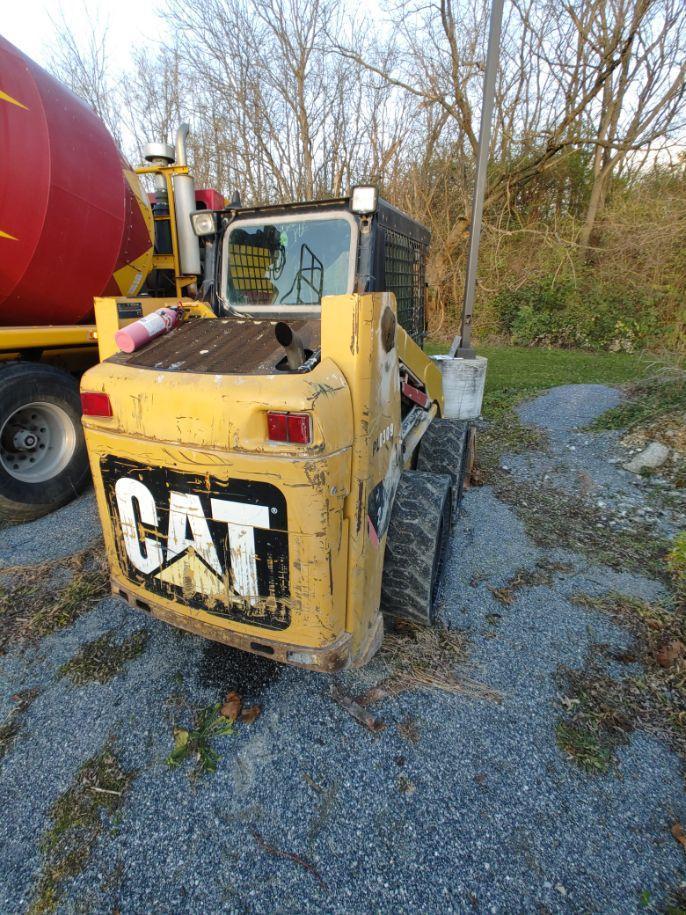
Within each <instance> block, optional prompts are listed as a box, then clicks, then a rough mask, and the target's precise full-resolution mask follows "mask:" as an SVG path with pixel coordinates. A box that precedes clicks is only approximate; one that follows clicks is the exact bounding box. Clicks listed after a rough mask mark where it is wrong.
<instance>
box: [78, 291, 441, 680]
mask: <svg viewBox="0 0 686 915" xmlns="http://www.w3.org/2000/svg"><path fill="white" fill-rule="evenodd" d="M125 301H127V300H125V299H119V300H115V299H100V300H98V301H97V302H96V318H97V322H98V336H99V341H100V346H101V354H104V355H109V354H111V353H112V352H113V347H114V344H113V335H114V332H115V331H116V329H117V328H118V326H119V319H118V317H117V307H116V306H117V302H120V303H121V302H125ZM132 301H140V302H141V304H142V306H143V311H144V313H148V312H149V311H151V310H153V309H154V308H157V307H159V306H160V304H162V302H161V301H160V300H147V301H146V300H145V299H142V300H135V299H134V300H132ZM184 306H185V314H186V315H194V316H196V317H203V318H205V319H208V320H216V319H215V318H214V315H213V314H212V312H211V310H210V309H209V308H208V307H207V306H206V305H203V304H202V303H199V304H190V303H188V302H184ZM389 310H390V312H391V313H392V314H395V312H396V304H395V298H394V297H393V296H392V295H391V294H390V293H373V294H371V293H370V294H366V295H345V296H327V297H324V299H323V301H322V312H321V322H322V327H321V351H322V352H321V361H320V362H319V364H318V365H317V366H315V368H314V369H313V370H312V371H310V372H307V373H303V374H290V373H277V372H275V373H274V374H273V375H230V374H201V373H192V372H173V371H160V370H157V369H141V368H130V367H129V366H127V365H126V364H122V363H118V362H115V361H110V360H107V361H104V362H102V363H101V364H100V365H98V366H96V367H95V368H93V369H91V370H90V371H89V372H87V373H86V374H85V375H84V377H83V380H82V388H83V389H84V390H89V391H106V392H107V393H108V394H109V397H110V400H111V403H112V409H113V416H112V417H111V418H97V417H84V429H85V434H86V441H87V445H88V451H89V457H90V462H91V469H92V472H93V480H94V484H95V490H96V495H97V501H98V510H99V512H100V517H101V521H102V525H103V530H104V535H105V545H106V550H107V555H108V559H109V562H110V566H111V570H112V579H113V583H114V587H115V588H117V589H121V590H122V591H123V592H124V593H126V594H127V595H131V598H130V599H132V600H133V601H135V600H140V601H142V602H144V603H145V604H146V606H150V607H151V609H152V612H153V613H155V615H157V616H159V617H160V618H163V619H165V620H166V621H167V622H171V623H172V624H174V625H178V626H181V627H182V628H186V629H189V630H191V631H195V632H200V633H201V634H202V635H204V636H206V637H210V638H216V639H217V640H218V641H224V642H227V643H228V644H235V645H237V646H238V647H241V648H246V649H248V650H250V649H251V640H254V641H256V642H260V643H263V644H267V645H269V646H272V649H273V651H274V655H273V656H274V657H275V658H277V659H279V660H288V657H287V653H288V651H289V650H299V651H300V650H304V651H306V650H308V649H309V650H311V651H312V652H314V653H317V654H316V656H317V658H320V657H323V658H326V657H329V656H330V657H334V656H335V657H336V658H337V659H338V658H340V659H341V661H340V662H341V663H352V664H359V663H363V662H364V661H366V660H367V658H368V657H369V656H370V655H371V654H373V652H374V651H375V650H376V648H377V647H378V644H379V642H380V638H381V635H382V632H383V626H382V621H381V617H380V613H379V599H380V591H381V575H382V570H383V558H384V548H385V535H384V534H383V533H382V535H381V539H380V541H378V542H374V540H373V538H372V537H371V535H370V530H369V524H368V516H367V509H368V498H369V495H370V493H371V492H372V490H373V489H374V487H376V486H377V485H378V484H381V483H382V482H383V484H384V488H385V490H386V491H387V492H388V493H389V494H390V495H389V500H388V503H389V504H388V506H387V511H390V506H391V504H392V498H393V494H394V492H395V485H396V484H397V480H398V478H399V475H400V473H401V471H402V466H403V459H402V443H401V412H400V391H399V384H398V377H399V375H398V373H399V364H398V359H399V352H400V351H402V354H403V360H405V359H407V362H408V366H409V367H410V368H411V370H412V372H413V373H414V374H415V375H416V376H417V377H418V378H421V379H425V381H426V384H427V390H428V392H429V394H430V396H431V397H432V399H433V400H434V401H435V407H434V410H440V408H441V407H442V387H441V378H440V372H438V370H436V371H435V372H434V371H433V365H432V363H431V360H430V359H429V358H428V357H427V356H426V355H425V354H424V353H423V352H422V351H421V349H419V347H416V346H415V344H414V343H412V341H411V340H410V341H409V343H408V340H409V338H407V337H406V335H405V334H404V332H403V331H401V330H400V329H399V328H398V329H397V335H396V344H397V345H395V346H393V345H391V346H390V348H388V346H385V345H384V335H383V333H382V320H381V319H382V317H383V316H384V315H386V319H388V317H389V315H388V311H389ZM386 326H388V320H386ZM391 342H392V341H391ZM268 410H277V411H285V412H307V413H310V414H311V416H312V420H313V441H312V442H311V444H309V445H294V444H286V443H273V442H269V441H268V439H267V421H266V413H267V411H268ZM108 455H115V456H116V457H117V458H119V459H121V460H123V461H127V460H129V461H135V462H137V463H139V464H141V463H142V464H145V465H148V466H150V467H167V468H173V469H174V470H175V471H176V472H180V473H182V474H187V475H188V476H189V477H192V478H193V479H194V480H196V481H198V480H200V481H202V479H203V478H207V480H208V488H209V478H210V477H212V478H214V479H216V480H218V481H220V482H228V481H229V480H246V481H247V480H250V481H262V482H265V483H270V484H272V485H274V486H276V487H277V488H278V489H279V490H280V491H281V493H282V494H283V496H284V497H285V500H286V515H287V525H288V544H289V547H288V549H289V559H288V561H289V588H290V596H289V598H288V600H287V604H288V609H289V612H290V616H291V622H290V625H289V626H288V627H287V628H285V629H279V630H274V629H270V628H268V627H267V626H262V625H261V619H262V617H263V616H264V617H265V618H266V617H267V616H268V613H267V611H269V610H270V609H273V604H274V599H273V596H272V595H268V596H266V597H262V598H260V599H259V601H258V602H256V603H255V604H254V605H253V607H252V609H251V608H250V605H251V604H252V601H253V599H252V598H250V600H249V601H247V600H246V599H245V598H239V597H237V596H236V595H235V594H234V595H233V596H232V587H231V582H230V580H229V579H230V576H229V575H227V576H226V580H222V581H220V579H219V576H215V578H216V581H215V582H214V583H212V582H210V581H209V579H210V578H211V577H212V573H210V572H209V571H208V569H207V567H206V566H205V565H204V564H203V563H200V561H199V560H198V558H197V557H192V556H191V557H188V554H187V559H186V562H185V563H184V564H179V565H178V569H177V567H176V564H173V565H170V566H168V567H167V569H166V570H165V571H164V572H163V573H160V574H161V575H166V576H173V583H174V584H176V585H177V586H178V587H179V588H180V589H181V591H182V594H183V598H182V597H180V598H179V599H177V600H172V599H169V598H166V597H161V596H159V595H158V594H156V593H152V592H151V591H149V590H146V589H145V587H143V586H142V585H138V584H136V583H134V582H133V581H130V580H128V579H127V577H126V574H125V570H124V569H123V568H122V566H121V565H120V562H119V558H118V557H119V555H120V554H121V544H120V549H119V550H118V549H117V539H118V538H119V537H120V534H119V533H118V525H117V523H116V522H115V520H114V519H112V518H110V509H109V504H108V501H107V497H106V493H105V490H104V485H103V478H102V475H101V470H100V467H101V459H102V458H104V457H107V456H108ZM199 566H202V568H200V567H199ZM170 580H171V579H170ZM203 591H204V593H205V594H206V595H207V598H206V600H205V601H204V609H196V608H193V607H191V606H190V605H189V604H187V603H186V599H189V597H190V596H191V594H192V595H197V594H198V593H202V592H203ZM241 600H243V601H244V602H245V604H244V606H243V609H244V610H245V611H246V612H248V615H250V616H251V617H252V622H253V623H254V625H251V624H250V623H247V622H238V621H236V620H235V619H232V618H229V616H228V615H218V614H217V612H214V613H213V611H216V607H217V602H220V603H221V604H222V605H231V604H232V603H235V602H236V601H241ZM312 664H313V666H320V667H324V666H325V665H324V664H323V663H322V664H320V663H319V661H317V662H316V663H315V662H314V661H313V662H312Z"/></svg>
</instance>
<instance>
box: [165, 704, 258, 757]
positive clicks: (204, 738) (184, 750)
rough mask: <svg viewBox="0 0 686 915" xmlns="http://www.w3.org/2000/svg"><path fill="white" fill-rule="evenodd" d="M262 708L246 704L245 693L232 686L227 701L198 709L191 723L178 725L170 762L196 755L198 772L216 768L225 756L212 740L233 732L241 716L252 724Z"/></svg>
mask: <svg viewBox="0 0 686 915" xmlns="http://www.w3.org/2000/svg"><path fill="white" fill-rule="evenodd" d="M261 712H262V708H261V707H260V706H259V705H252V706H250V707H249V708H243V699H242V697H241V696H240V695H239V694H238V693H237V692H235V691H233V690H232V691H231V692H229V693H227V694H226V696H225V697H224V701H223V702H217V703H215V704H214V705H209V706H207V708H204V709H200V710H199V711H197V712H196V714H195V718H194V721H193V725H192V726H191V727H189V728H182V727H175V728H174V732H173V734H174V746H173V747H172V751H171V753H170V754H169V756H168V757H167V765H169V766H172V767H173V766H178V765H180V764H181V763H182V762H183V761H184V760H185V759H188V758H194V759H195V762H196V771H197V772H198V773H203V772H215V771H216V769H217V763H218V762H219V760H220V758H221V757H220V756H219V753H217V751H216V750H215V749H214V748H213V747H212V746H211V745H210V741H211V740H214V739H215V738H217V737H226V736H228V735H230V734H233V732H234V726H235V724H236V722H237V721H239V720H240V721H241V723H243V724H252V723H253V722H254V721H255V719H256V718H257V717H258V716H259V715H260V713H261Z"/></svg>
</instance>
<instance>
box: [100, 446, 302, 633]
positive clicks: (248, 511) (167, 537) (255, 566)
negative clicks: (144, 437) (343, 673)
mask: <svg viewBox="0 0 686 915" xmlns="http://www.w3.org/2000/svg"><path fill="white" fill-rule="evenodd" d="M100 469H101V472H102V477H103V483H104V486H105V493H106V496H107V501H108V504H109V510H110V517H111V519H112V524H113V528H114V540H115V543H116V546H117V554H118V557H119V562H120V564H121V567H122V570H123V571H124V572H125V574H126V576H127V578H129V579H130V580H131V581H134V582H136V583H137V584H140V585H143V586H144V587H145V588H146V590H148V591H151V592H153V593H155V594H159V595H160V596H162V597H166V598H169V599H171V600H175V601H181V602H183V603H185V604H186V605H188V606H190V607H193V608H195V609H199V610H205V611H206V612H208V613H213V614H215V615H217V616H222V617H225V618H229V619H232V620H236V621H238V622H242V623H251V624H253V625H256V626H262V627H265V628H267V629H286V628H287V627H288V626H289V625H290V621H291V619H290V602H289V596H290V592H289V578H288V533H287V525H286V499H285V497H284V495H283V493H282V492H281V491H280V490H279V489H277V488H276V486H272V485H271V484H270V483H262V482H257V481H251V480H236V479H231V480H229V481H222V480H217V479H214V478H213V477H208V476H201V475H197V476H194V475H193V474H185V473H180V472H178V471H175V470H170V469H167V468H164V467H150V466H148V465H146V464H139V463H136V462H133V461H125V460H122V459H121V458H116V457H113V456H112V455H108V456H106V457H103V458H102V459H101V461H100Z"/></svg>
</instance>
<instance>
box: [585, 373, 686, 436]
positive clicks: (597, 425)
mask: <svg viewBox="0 0 686 915" xmlns="http://www.w3.org/2000/svg"><path fill="white" fill-rule="evenodd" d="M685 412H686V372H685V371H684V370H683V368H680V367H679V366H677V365H669V364H666V365H661V366H657V367H654V370H653V372H652V373H651V374H650V375H649V376H648V377H645V378H641V379H639V380H637V382H636V384H634V385H632V386H631V390H630V391H629V399H628V400H627V401H626V402H625V403H622V404H620V405H619V406H618V407H615V408H614V409H613V410H610V411H609V412H608V413H604V414H603V415H602V416H599V417H598V419H597V420H596V421H595V422H594V423H593V427H592V428H594V429H632V428H635V427H636V426H640V425H642V424H645V423H653V422H655V421H657V420H659V419H660V418H661V417H663V416H669V415H671V414H681V413H685Z"/></svg>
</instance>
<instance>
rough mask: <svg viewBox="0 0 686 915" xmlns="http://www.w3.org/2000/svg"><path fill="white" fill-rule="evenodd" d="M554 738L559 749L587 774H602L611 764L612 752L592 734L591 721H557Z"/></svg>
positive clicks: (597, 736)
mask: <svg viewBox="0 0 686 915" xmlns="http://www.w3.org/2000/svg"><path fill="white" fill-rule="evenodd" d="M555 738H556V740H557V745H558V746H559V747H560V749H561V750H562V751H563V752H564V753H566V754H567V756H568V757H569V758H570V759H573V760H574V762H575V763H576V764H577V765H578V766H580V767H581V768H582V769H585V770H586V771H587V772H593V773H601V774H604V773H605V772H607V771H608V770H609V768H610V765H611V763H612V752H611V750H610V749H609V747H607V746H605V745H604V744H603V743H602V742H601V738H600V736H599V735H598V734H596V733H594V731H593V727H592V724H591V721H589V720H585V721H583V722H579V721H558V723H557V724H556V726H555Z"/></svg>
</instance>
